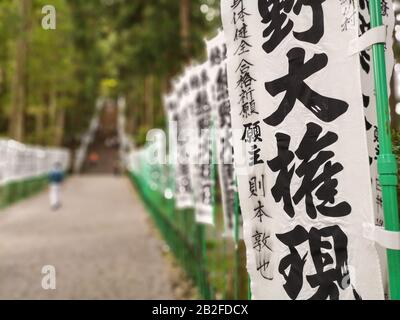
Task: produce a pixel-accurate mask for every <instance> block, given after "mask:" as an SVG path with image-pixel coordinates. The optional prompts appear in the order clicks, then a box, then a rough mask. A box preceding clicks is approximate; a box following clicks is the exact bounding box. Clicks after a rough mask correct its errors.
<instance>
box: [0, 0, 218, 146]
mask: <svg viewBox="0 0 400 320" xmlns="http://www.w3.org/2000/svg"><path fill="white" fill-rule="evenodd" d="M204 3H207V5H208V6H209V7H210V8H212V9H213V10H214V11H215V9H216V8H217V7H218V6H219V1H214V0H192V1H190V5H191V6H190V11H189V21H190V30H189V52H188V53H186V54H185V53H184V50H183V45H182V39H181V22H180V9H181V7H180V4H181V3H180V0H152V1H148V0H135V1H131V0H116V1H105V0H90V1H87V0H73V1H70V0H50V1H49V0H32V12H31V17H30V21H29V25H30V31H29V36H28V39H29V40H28V42H29V43H28V52H29V57H28V64H27V65H28V70H27V88H28V93H29V96H28V102H27V106H26V110H25V118H26V121H25V127H26V128H25V132H26V137H25V140H26V141H27V142H31V143H40V144H54V143H56V142H55V138H54V137H55V134H56V132H57V130H59V129H60V128H59V126H60V122H59V121H58V120H57V119H59V116H60V115H61V116H63V117H64V118H65V119H64V121H62V122H61V123H62V124H63V132H62V133H63V143H64V144H67V145H71V144H74V143H76V142H77V139H78V138H79V135H80V134H81V133H82V132H83V131H84V130H85V129H86V128H87V125H88V123H89V120H90V118H91V116H92V114H93V112H94V106H95V103H96V99H97V98H98V97H99V96H100V95H103V96H110V97H117V96H120V95H124V96H125V97H127V102H128V108H127V115H128V122H129V123H131V124H132V125H131V126H130V127H132V128H133V130H132V132H131V133H132V134H135V136H136V137H137V139H138V142H139V144H140V143H142V142H144V141H145V139H144V137H145V131H146V130H147V129H149V128H151V127H153V126H158V127H163V126H164V116H163V107H162V99H161V96H162V93H163V92H164V91H166V90H167V89H168V85H167V84H168V83H169V80H170V79H171V78H172V77H174V76H175V75H176V74H177V73H179V72H180V71H181V70H182V69H183V66H184V65H185V64H186V63H187V58H186V56H191V57H194V58H195V59H196V60H199V61H200V60H201V59H203V58H204V53H205V50H204V43H203V39H204V37H206V36H207V35H209V34H210V33H211V32H212V31H213V30H215V29H216V26H218V25H219V24H220V22H219V19H218V17H216V19H214V20H213V21H212V22H210V21H207V20H206V19H205V15H204V14H203V13H202V12H201V11H200V6H201V5H202V4H204ZM18 4H19V3H18V1H13V0H2V1H0V135H7V130H8V125H9V117H10V110H11V97H12V84H13V81H14V76H13V75H14V73H15V59H16V42H17V36H16V35H18V33H19V30H21V28H22V25H23V21H21V18H20V17H19V11H18V8H19V6H18ZM44 5H53V6H54V7H55V8H56V12H57V29H56V30H44V29H43V28H42V26H41V20H42V18H43V14H42V7H43V6H44ZM215 12H216V11H215ZM149 77H152V79H153V81H152V85H151V86H147V87H146V86H145V85H144V84H145V82H146V79H148V78H149ZM149 104H151V105H149ZM133 124H134V125H133Z"/></svg>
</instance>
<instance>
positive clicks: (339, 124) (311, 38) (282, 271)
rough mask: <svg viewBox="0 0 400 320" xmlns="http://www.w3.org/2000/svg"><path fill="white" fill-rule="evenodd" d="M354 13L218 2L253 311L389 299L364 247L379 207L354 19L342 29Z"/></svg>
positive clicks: (373, 257) (324, 4)
mask: <svg viewBox="0 0 400 320" xmlns="http://www.w3.org/2000/svg"><path fill="white" fill-rule="evenodd" d="M352 2H353V1H352ZM347 4H348V3H347V1H333V0H332V1H325V0H315V1H310V2H307V3H306V4H303V2H300V1H273V0H258V1H255V0H229V1H223V2H222V18H223V25H224V30H225V36H226V41H227V46H228V57H229V58H228V83H229V93H230V99H231V106H232V123H233V130H234V147H235V164H236V172H237V175H238V182H239V196H240V202H241V206H242V212H243V220H244V238H245V242H246V247H247V267H248V271H249V274H250V277H251V289H252V294H253V298H254V299H299V300H303V299H382V298H383V297H384V294H383V285H382V280H381V270H380V266H379V259H378V254H377V250H376V248H375V243H374V242H373V241H371V240H367V239H366V238H364V237H363V231H364V229H363V225H364V224H368V225H370V224H374V211H373V203H372V198H373V196H372V188H371V182H370V171H369V162H368V148H367V136H366V130H365V117H364V110H363V109H364V107H363V99H362V88H361V72H360V60H359V55H358V54H357V53H356V54H352V53H351V50H350V46H351V45H352V44H354V42H357V39H358V33H359V28H358V7H355V8H354V10H355V11H354V14H355V15H354V17H355V18H354V19H356V20H355V21H356V23H355V24H354V25H353V26H351V25H350V26H349V27H348V28H343V11H344V10H345V9H346V6H347ZM237 131H239V133H237ZM242 151H243V152H242Z"/></svg>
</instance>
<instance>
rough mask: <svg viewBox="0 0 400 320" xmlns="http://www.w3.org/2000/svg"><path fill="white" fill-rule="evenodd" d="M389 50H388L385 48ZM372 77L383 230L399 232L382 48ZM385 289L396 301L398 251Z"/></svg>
mask: <svg viewBox="0 0 400 320" xmlns="http://www.w3.org/2000/svg"><path fill="white" fill-rule="evenodd" d="M369 3H370V12H371V28H376V27H379V26H382V25H383V21H382V20H383V19H382V11H381V1H380V0H370V2H369ZM389 50H391V48H389ZM372 56H373V66H374V74H375V89H376V107H377V117H378V130H379V145H380V155H379V158H378V172H379V179H380V183H381V185H382V196H383V210H384V216H385V229H386V230H388V231H400V224H399V212H398V202H397V183H398V182H397V162H396V158H395V156H394V154H393V151H392V136H391V132H390V130H391V129H390V114H389V101H388V91H387V80H386V62H385V46H384V44H382V43H379V44H374V45H373V46H372ZM387 258H388V269H389V287H390V297H391V299H392V300H400V251H398V250H390V249H388V250H387Z"/></svg>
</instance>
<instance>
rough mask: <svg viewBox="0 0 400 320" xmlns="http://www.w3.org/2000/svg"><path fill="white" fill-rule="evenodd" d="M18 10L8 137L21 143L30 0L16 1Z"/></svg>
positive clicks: (24, 104) (23, 121)
mask: <svg viewBox="0 0 400 320" xmlns="http://www.w3.org/2000/svg"><path fill="white" fill-rule="evenodd" d="M17 2H18V4H19V10H20V19H21V20H20V21H21V24H20V26H21V29H20V34H19V35H18V40H17V50H16V63H15V75H14V81H13V96H12V105H11V115H10V127H9V133H10V137H11V138H13V139H15V140H18V141H23V139H24V126H25V111H26V108H27V91H28V73H27V63H28V41H29V33H30V30H31V25H30V15H31V9H32V2H31V0H17Z"/></svg>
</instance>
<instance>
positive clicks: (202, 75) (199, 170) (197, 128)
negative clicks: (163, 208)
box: [187, 63, 214, 225]
mask: <svg viewBox="0 0 400 320" xmlns="http://www.w3.org/2000/svg"><path fill="white" fill-rule="evenodd" d="M187 73H188V75H189V87H190V99H189V100H188V102H187V104H188V109H189V110H190V112H189V116H190V133H189V136H190V143H189V144H190V149H189V154H190V173H191V179H192V186H193V194H194V208H195V216H196V221H197V222H199V223H203V224H210V225H213V224H214V216H213V213H214V211H213V206H214V203H213V202H214V199H213V197H214V178H213V171H212V170H213V167H212V134H213V128H212V110H211V104H210V99H209V96H208V90H207V89H208V83H209V81H210V80H209V75H208V65H207V64H206V63H205V64H203V65H201V66H196V67H192V68H190V69H189V70H188V71H187Z"/></svg>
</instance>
